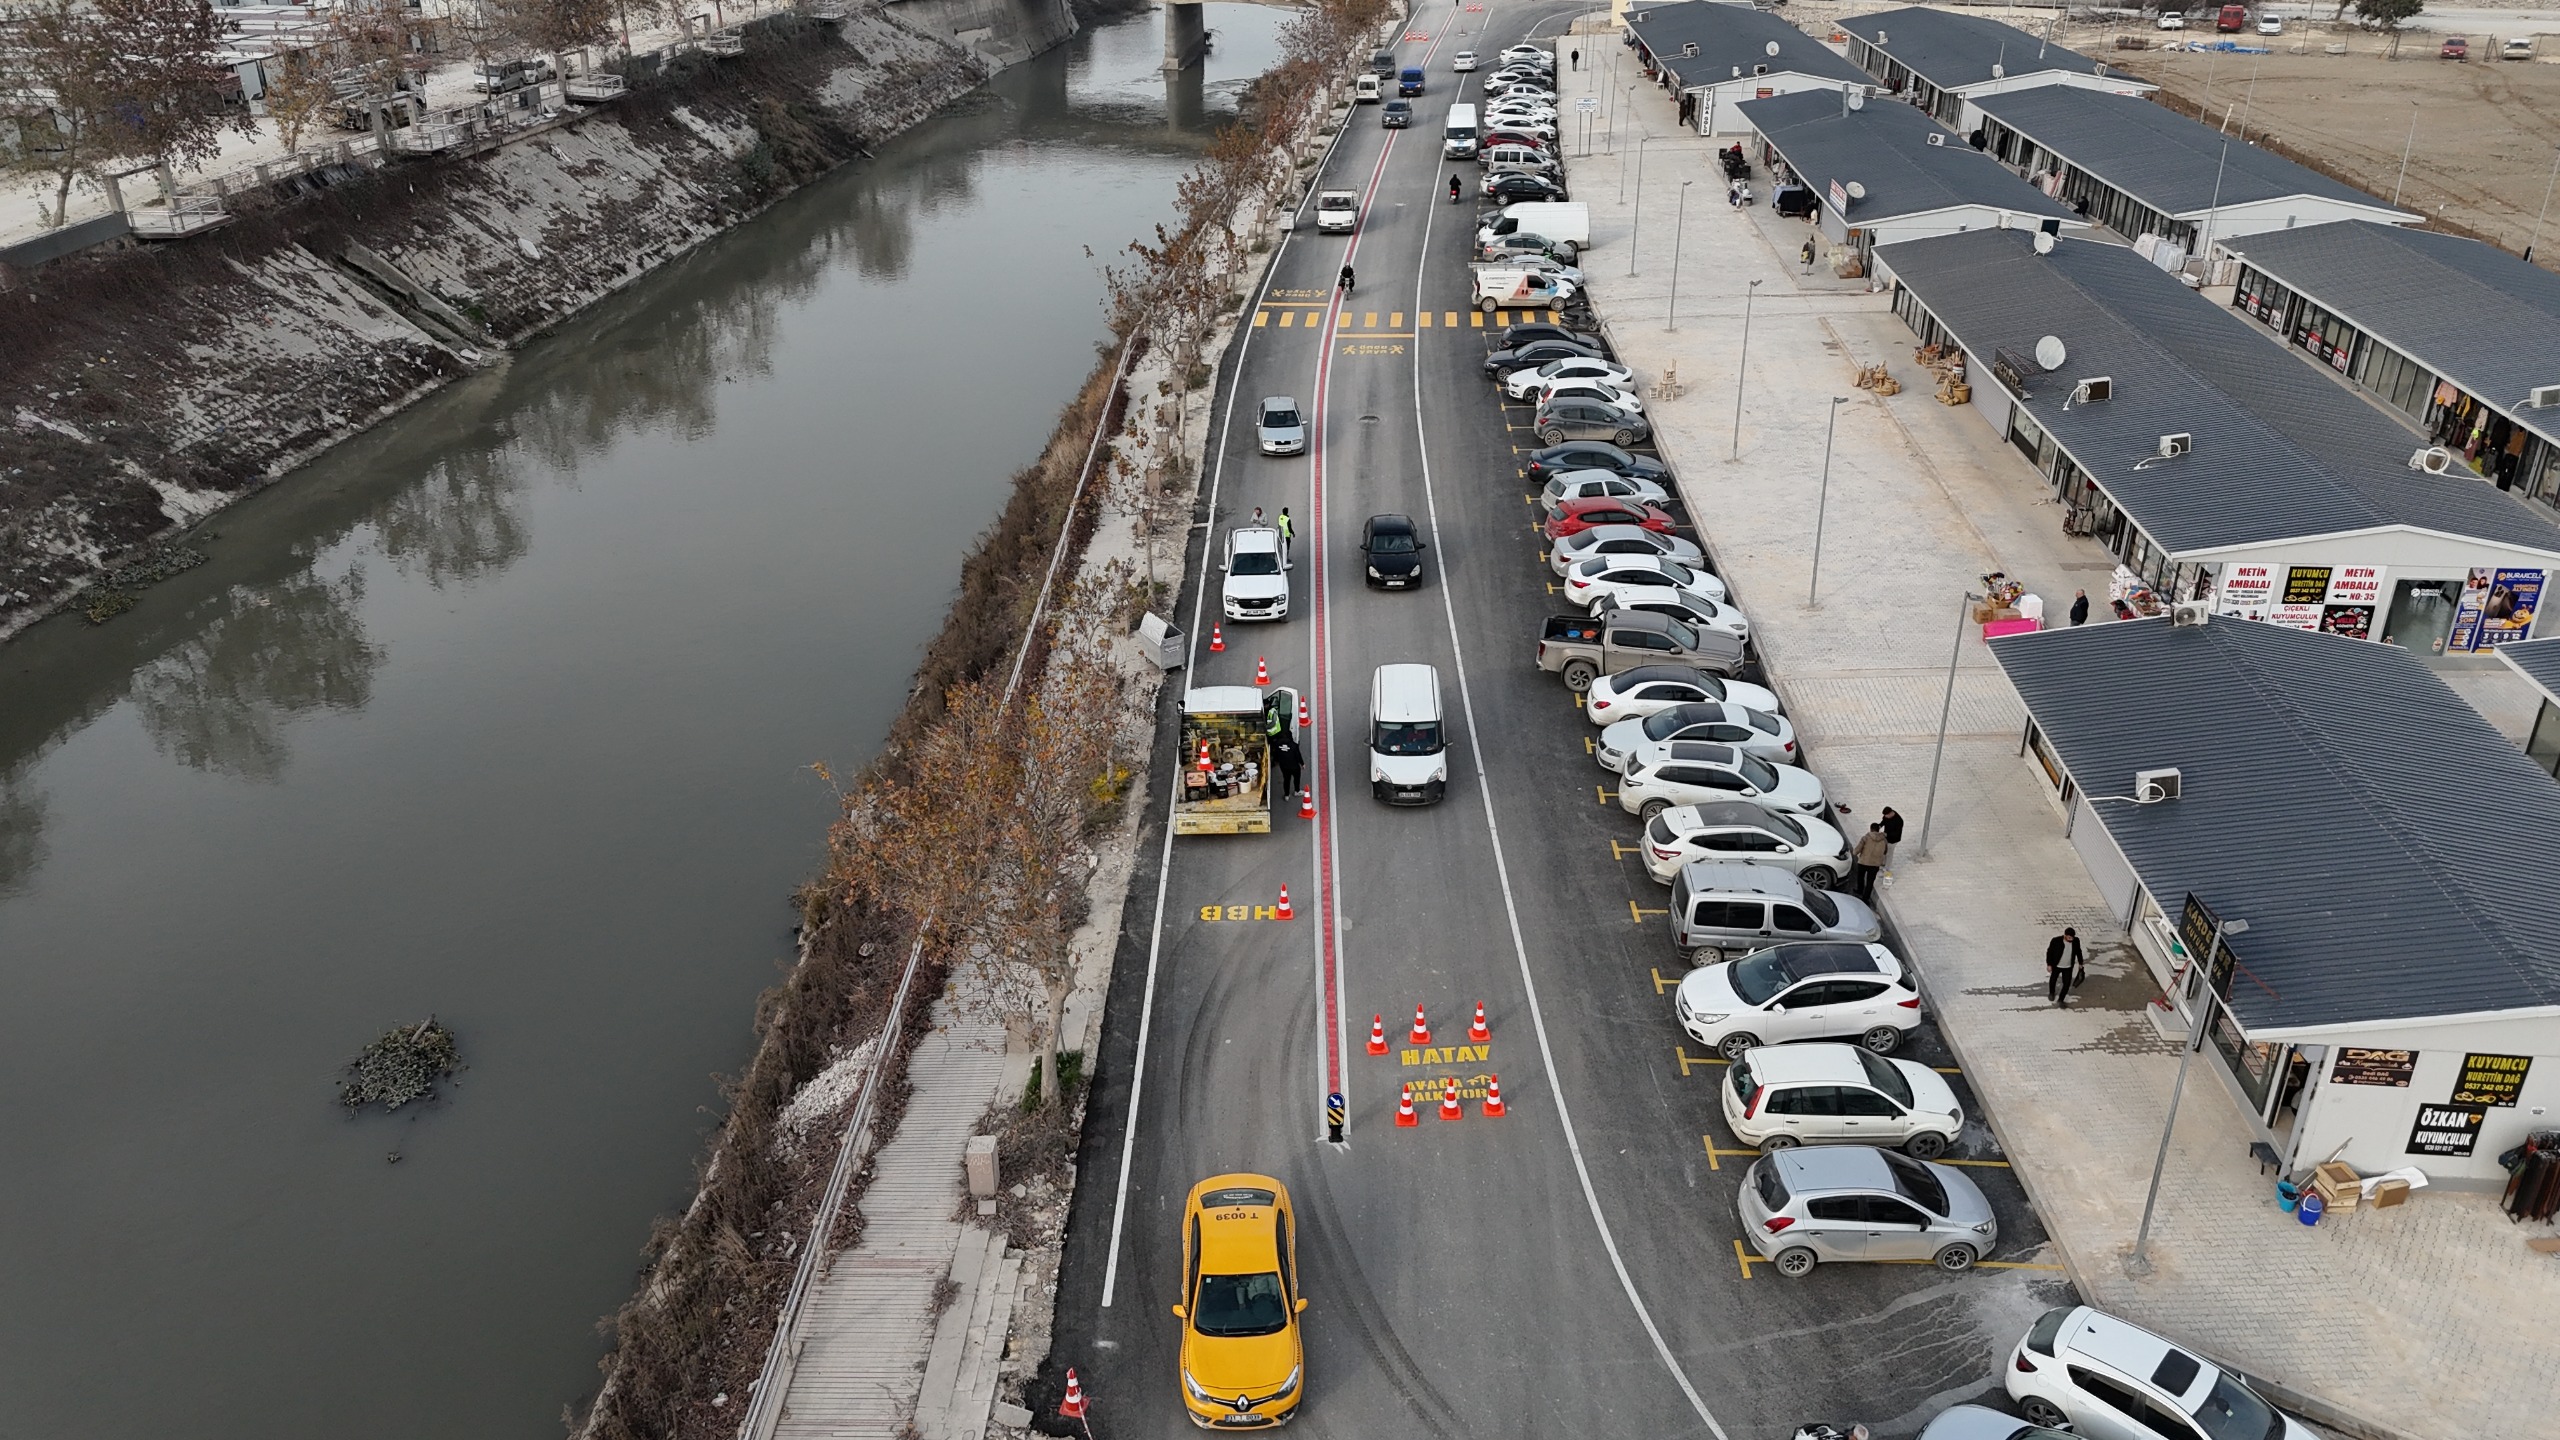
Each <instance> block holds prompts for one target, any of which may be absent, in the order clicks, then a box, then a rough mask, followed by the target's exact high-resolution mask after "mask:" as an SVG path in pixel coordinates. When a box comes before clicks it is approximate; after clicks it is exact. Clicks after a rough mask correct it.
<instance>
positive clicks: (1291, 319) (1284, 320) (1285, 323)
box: [1280, 310, 1316, 330]
mask: <svg viewBox="0 0 2560 1440" xmlns="http://www.w3.org/2000/svg"><path fill="white" fill-rule="evenodd" d="M1297 319H1298V312H1297V311H1295V310H1283V311H1281V312H1280V328H1281V329H1283V330H1286V329H1288V328H1289V327H1290V326H1291V325H1293V324H1295V323H1297ZM1307 323H1308V324H1309V325H1313V324H1314V323H1316V317H1314V316H1313V315H1310V316H1308V317H1307Z"/></svg>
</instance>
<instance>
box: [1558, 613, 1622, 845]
mask: <svg viewBox="0 0 2560 1440" xmlns="http://www.w3.org/2000/svg"><path fill="white" fill-rule="evenodd" d="M1547 588H1548V589H1549V590H1553V589H1555V588H1556V587H1554V586H1553V585H1550V586H1548V587H1547ZM1582 753H1583V754H1585V755H1597V754H1599V753H1600V750H1599V747H1598V746H1596V745H1593V744H1592V743H1591V737H1590V736H1588V735H1585V736H1583V737H1582ZM1609 848H1610V849H1612V850H1615V849H1617V848H1618V842H1617V841H1615V840H1612V841H1610V842H1609Z"/></svg>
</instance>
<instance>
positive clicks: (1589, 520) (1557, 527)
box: [1545, 495, 1671, 540]
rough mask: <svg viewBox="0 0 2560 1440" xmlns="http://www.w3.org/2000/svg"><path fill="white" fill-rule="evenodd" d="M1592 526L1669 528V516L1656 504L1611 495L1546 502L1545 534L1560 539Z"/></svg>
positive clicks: (1577, 533)
mask: <svg viewBox="0 0 2560 1440" xmlns="http://www.w3.org/2000/svg"><path fill="white" fill-rule="evenodd" d="M1594 525H1641V526H1643V527H1644V528H1646V529H1647V530H1663V531H1668V530H1669V529H1671V516H1670V515H1669V514H1668V513H1667V512H1665V511H1664V510H1663V509H1662V507H1661V506H1659V505H1644V504H1639V503H1637V502H1636V501H1633V500H1625V499H1620V498H1618V497H1617V496H1613V495H1595V496H1592V497H1591V498H1589V499H1586V500H1554V501H1550V502H1548V504H1547V523H1546V527H1545V528H1546V536H1547V538H1548V539H1550V540H1561V539H1563V538H1564V537H1566V536H1567V535H1579V534H1581V533H1582V532H1583V531H1585V530H1588V529H1590V528H1591V527H1592V526H1594Z"/></svg>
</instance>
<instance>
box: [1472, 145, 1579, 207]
mask: <svg viewBox="0 0 2560 1440" xmlns="http://www.w3.org/2000/svg"><path fill="white" fill-rule="evenodd" d="M1476 158H1477V159H1478V160H1480V161H1482V162H1483V164H1484V173H1486V174H1487V175H1499V174H1501V173H1502V172H1503V171H1505V170H1526V171H1528V172H1529V173H1530V174H1532V175H1545V176H1548V177H1550V178H1553V179H1562V178H1563V176H1564V165H1563V162H1561V161H1559V160H1557V159H1556V157H1554V156H1553V155H1550V154H1548V153H1547V152H1546V151H1544V150H1533V149H1531V148H1529V147H1528V146H1526V145H1496V146H1494V147H1493V148H1492V149H1490V150H1486V151H1484V152H1482V153H1480V154H1479V155H1477V156H1476ZM1521 203H1522V204H1529V203H1532V202H1529V201H1522V202H1521Z"/></svg>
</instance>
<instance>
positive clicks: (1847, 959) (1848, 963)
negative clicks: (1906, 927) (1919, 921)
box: [1760, 866, 1902, 980]
mask: <svg viewBox="0 0 2560 1440" xmlns="http://www.w3.org/2000/svg"><path fill="white" fill-rule="evenodd" d="M1761 868H1763V869H1767V868H1769V867H1767V866H1763V867H1761ZM1770 951H1775V952H1777V955H1776V963H1777V964H1779V965H1782V966H1784V967H1785V968H1786V972H1787V974H1788V975H1789V976H1791V977H1793V978H1794V979H1797V980H1803V979H1806V978H1808V977H1810V976H1814V975H1899V974H1901V973H1902V963H1901V962H1900V961H1899V960H1896V961H1894V963H1893V965H1892V966H1891V967H1890V968H1888V967H1886V966H1885V965H1884V964H1883V963H1882V962H1881V961H1879V960H1878V959H1877V958H1876V957H1877V953H1878V952H1879V951H1881V952H1882V953H1883V955H1884V956H1885V957H1886V958H1887V959H1891V958H1892V956H1893V952H1892V951H1890V950H1886V949H1885V948H1884V947H1883V946H1881V945H1863V944H1860V943H1859V942H1857V941H1855V940H1795V941H1790V942H1789V943H1787V944H1784V945H1772V946H1770V947H1769V948H1768V950H1764V951H1761V952H1760V953H1761V954H1764V955H1765V954H1768V953H1770Z"/></svg>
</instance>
